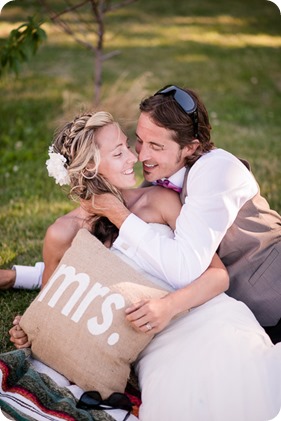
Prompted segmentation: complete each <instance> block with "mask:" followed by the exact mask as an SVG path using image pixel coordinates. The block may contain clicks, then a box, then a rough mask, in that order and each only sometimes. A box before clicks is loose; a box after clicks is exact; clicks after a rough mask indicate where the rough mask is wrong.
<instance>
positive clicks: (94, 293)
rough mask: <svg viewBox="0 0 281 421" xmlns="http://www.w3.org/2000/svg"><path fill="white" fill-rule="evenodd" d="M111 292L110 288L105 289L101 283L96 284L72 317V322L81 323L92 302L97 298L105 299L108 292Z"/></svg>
mask: <svg viewBox="0 0 281 421" xmlns="http://www.w3.org/2000/svg"><path fill="white" fill-rule="evenodd" d="M109 291H110V289H109V288H107V287H103V286H102V285H101V284H100V283H99V282H96V283H95V285H94V286H93V287H92V288H91V289H90V291H89V292H88V293H87V295H86V296H85V298H84V299H83V301H82V302H81V303H80V304H79V306H78V308H77V310H76V311H75V313H74V314H73V316H72V317H71V320H73V321H74V322H79V320H80V319H81V317H82V316H83V314H84V313H85V311H86V309H87V307H89V305H90V304H91V302H92V301H93V300H94V299H95V298H96V297H104V296H105V295H106V294H108V292H109Z"/></svg>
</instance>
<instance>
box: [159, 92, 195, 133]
mask: <svg viewBox="0 0 281 421" xmlns="http://www.w3.org/2000/svg"><path fill="white" fill-rule="evenodd" d="M168 94H171V95H173V98H174V100H175V101H176V103H177V104H178V105H179V106H180V107H181V109H182V110H183V111H184V112H185V113H186V114H188V115H189V116H190V117H191V119H192V123H193V134H194V137H195V138H197V137H198V112H197V103H196V101H195V100H194V99H193V98H192V96H191V95H189V94H188V93H187V92H185V91H184V90H183V89H181V88H178V87H177V86H174V85H168V86H165V87H164V88H163V89H160V91H157V92H156V93H155V94H154V96H155V95H168Z"/></svg>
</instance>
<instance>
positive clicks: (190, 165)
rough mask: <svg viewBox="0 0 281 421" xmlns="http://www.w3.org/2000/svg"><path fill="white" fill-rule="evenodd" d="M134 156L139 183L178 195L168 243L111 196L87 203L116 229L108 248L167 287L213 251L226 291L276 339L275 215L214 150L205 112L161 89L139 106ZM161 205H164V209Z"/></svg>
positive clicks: (280, 292) (280, 249) (280, 336)
mask: <svg viewBox="0 0 281 421" xmlns="http://www.w3.org/2000/svg"><path fill="white" fill-rule="evenodd" d="M140 111H141V114H140V117H139V121H138V124H137V130H136V137H137V139H136V142H137V143H136V151H137V153H138V155H139V160H140V162H142V166H143V175H144V178H145V180H146V181H147V182H149V183H153V184H160V185H161V184H163V187H168V188H171V187H172V188H174V189H176V190H177V191H179V190H181V198H182V202H183V207H182V210H181V213H180V215H179V217H178V220H177V227H176V233H175V239H174V240H172V239H163V238H161V237H160V236H159V234H157V233H155V232H154V231H153V230H152V229H151V228H150V226H149V225H148V224H147V223H145V222H144V221H142V220H140V219H139V218H138V217H137V216H135V215H134V214H132V213H131V212H130V211H129V210H128V209H127V208H126V207H125V206H124V205H123V204H122V203H121V202H119V201H118V200H116V199H115V198H114V197H113V196H111V195H103V196H100V197H99V198H95V206H96V208H95V209H94V210H95V212H97V213H98V212H99V213H101V212H100V209H101V208H102V209H103V214H104V215H105V216H106V217H108V218H109V219H110V220H111V221H112V222H113V223H114V224H115V225H116V226H117V227H118V228H119V229H120V233H119V237H118V238H117V240H116V241H115V243H114V246H115V247H116V248H118V249H120V250H121V251H122V253H125V254H126V255H128V256H129V257H133V256H134V255H135V254H137V255H138V258H139V260H140V259H141V260H142V264H143V268H144V269H145V270H147V271H149V272H150V273H152V274H153V275H156V276H159V277H162V278H164V279H166V280H167V281H168V283H169V284H170V285H172V286H173V287H174V288H180V287H182V286H185V285H187V284H189V283H190V282H192V281H193V280H194V279H196V278H197V277H198V276H199V275H200V274H201V273H202V272H204V271H205V270H206V268H207V267H208V265H209V264H210V261H211V258H212V256H213V255H214V253H215V252H216V251H217V252H218V254H219V256H220V257H221V259H222V261H223V263H224V264H225V266H226V267H227V269H228V271H229V275H230V288H229V290H228V292H227V293H228V294H229V295H230V296H232V297H234V298H236V299H238V300H241V301H243V302H245V303H246V304H247V305H248V306H249V307H250V309H251V310H252V311H253V313H254V314H255V316H256V318H257V319H258V320H259V322H260V323H261V325H262V326H264V327H265V328H266V330H267V332H268V333H269V335H270V336H271V338H272V339H273V341H274V342H279V341H281V324H280V318H281V271H280V268H281V241H280V239H281V217H280V215H278V214H277V212H275V211H273V210H271V209H270V208H269V205H268V203H267V202H266V200H265V199H264V198H262V197H261V196H260V194H259V187H258V185H257V182H256V181H255V179H254V177H253V175H252V173H251V172H250V170H249V166H248V164H247V163H246V162H244V161H243V162H241V161H240V160H238V159H237V158H236V157H234V156H233V155H231V154H230V153H228V152H226V151H224V150H222V149H216V148H215V146H214V144H213V142H212V140H211V136H210V130H211V126H210V123H209V119H208V113H207V110H206V108H205V106H204V104H203V102H202V101H201V100H200V98H199V97H198V96H197V95H196V94H195V93H194V92H193V91H191V90H189V89H181V88H179V87H177V86H168V87H165V88H163V89H161V90H160V91H158V92H156V94H154V95H153V96H151V97H149V98H147V99H145V100H144V101H142V102H141V104H140ZM167 206H169V205H168V204H167Z"/></svg>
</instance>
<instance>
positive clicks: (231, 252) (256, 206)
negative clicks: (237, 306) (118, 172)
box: [181, 161, 281, 326]
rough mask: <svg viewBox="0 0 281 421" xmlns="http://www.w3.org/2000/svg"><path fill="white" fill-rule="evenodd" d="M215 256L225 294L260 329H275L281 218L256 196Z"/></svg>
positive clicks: (280, 312)
mask: <svg viewBox="0 0 281 421" xmlns="http://www.w3.org/2000/svg"><path fill="white" fill-rule="evenodd" d="M243 163H244V164H245V165H246V166H247V167H248V168H249V166H248V165H247V164H246V163H245V162H244V161H243ZM188 172H189V169H187V171H186V175H185V180H184V184H183V191H182V193H181V201H182V203H184V201H185V197H186V196H188V193H187V187H186V184H187V183H186V180H187V177H188ZM217 252H218V254H219V256H220V258H221V259H222V261H223V263H224V264H225V266H226V267H227V270H228V272H229V275H230V288H229V290H228V291H227V294H228V295H230V296H231V297H234V298H236V299H237V300H240V301H243V302H244V303H246V304H247V305H248V307H249V308H250V309H251V310H252V311H253V313H254V314H255V316H256V318H257V319H258V321H259V322H260V323H261V325H262V326H275V325H276V324H277V322H278V321H279V320H280V318H281V216H280V215H279V214H278V213H277V212H275V211H273V210H271V209H270V208H269V205H268V203H267V201H266V200H265V199H264V198H263V197H261V196H260V194H259V193H258V194H257V195H256V196H254V198H253V199H251V200H249V201H248V202H246V203H245V205H244V206H243V207H242V208H241V209H240V211H239V212H238V215H237V217H236V219H235V221H234V223H233V224H232V226H231V227H230V228H229V229H228V230H227V232H226V234H225V236H224V238H223V240H222V242H221V244H220V246H219V248H218V250H217Z"/></svg>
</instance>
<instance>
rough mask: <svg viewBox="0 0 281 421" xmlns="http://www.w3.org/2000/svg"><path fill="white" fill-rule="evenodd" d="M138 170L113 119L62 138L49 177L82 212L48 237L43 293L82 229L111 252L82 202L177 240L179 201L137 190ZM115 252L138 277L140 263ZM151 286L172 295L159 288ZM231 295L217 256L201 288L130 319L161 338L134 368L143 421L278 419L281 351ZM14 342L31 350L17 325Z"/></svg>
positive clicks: (84, 120) (108, 228)
mask: <svg viewBox="0 0 281 421" xmlns="http://www.w3.org/2000/svg"><path fill="white" fill-rule="evenodd" d="M58 161H60V162H61V163H62V164H58V165H61V168H60V171H57V168H56V165H57V163H58ZM55 162H56V165H55V166H52V164H54V163H55ZM135 162H136V158H135V156H134V155H133V154H132V152H131V151H130V150H129V146H128V143H127V138H126V136H125V135H124V133H123V132H122V131H121V130H120V128H119V126H118V125H117V123H115V122H114V120H113V119H112V117H111V116H110V114H108V113H104V112H99V113H95V114H93V113H88V114H83V115H81V116H79V117H77V118H76V119H74V120H73V121H72V122H70V123H68V124H67V125H66V126H65V127H64V128H63V129H62V130H61V131H60V132H59V134H58V135H57V136H56V138H55V141H54V144H53V146H52V150H51V151H50V161H49V163H48V169H49V174H50V175H52V176H54V177H55V179H56V181H57V182H58V181H59V182H60V184H69V185H70V186H71V194H72V195H76V196H77V197H78V198H79V200H80V201H81V205H80V206H79V207H78V208H77V209H75V210H74V211H72V212H70V214H68V215H65V216H63V217H61V218H59V219H58V220H57V221H56V222H55V223H54V224H53V225H52V226H51V227H49V229H48V230H47V233H46V237H45V240H44V249H43V256H44V262H45V271H44V275H43V285H44V284H45V283H46V282H47V280H48V279H49V277H50V275H51V273H52V272H53V271H54V269H55V268H56V266H57V264H58V262H59V261H60V259H61V257H62V255H63V253H64V251H65V250H66V249H67V248H68V247H69V246H70V244H71V242H72V240H73V238H74V236H75V235H76V233H77V232H78V230H79V229H80V228H82V227H86V228H87V229H89V230H90V231H91V232H93V233H94V234H95V235H97V236H98V237H99V238H100V239H101V240H102V241H103V242H104V244H105V245H107V246H112V242H113V240H114V239H115V238H116V236H117V235H118V232H117V230H115V229H114V227H112V225H109V224H108V221H106V220H104V218H96V217H93V215H89V214H88V213H87V212H86V211H85V209H84V208H83V203H84V202H83V201H84V200H88V199H90V198H91V197H92V196H94V195H95V194H101V193H104V192H108V191H109V192H111V193H113V194H115V195H117V196H118V197H119V198H120V200H124V201H126V203H127V205H128V207H129V208H130V209H131V211H132V212H134V213H135V214H137V215H138V216H140V217H141V218H142V219H144V220H145V221H146V222H150V223H152V226H153V228H154V229H156V230H158V231H161V233H162V235H165V236H166V235H167V236H173V229H174V228H175V220H176V217H177V215H178V213H179V212H180V208H181V203H180V200H179V197H178V194H176V193H175V192H173V191H171V190H167V189H162V188H161V187H147V188H144V189H143V188H137V189H132V188H131V187H132V186H133V185H134V184H135V175H134V171H133V166H134V164H135ZM167 203H169V206H168V209H167ZM112 250H113V251H114V252H115V253H117V254H118V255H119V256H120V257H121V258H123V259H125V260H126V261H128V263H129V264H131V265H134V266H135V267H138V265H137V261H134V262H133V261H131V260H129V259H128V258H127V257H125V256H122V255H121V254H120V252H117V250H114V247H112ZM139 270H140V269H139ZM146 275H147V276H148V277H149V274H146ZM150 279H152V280H153V281H154V282H156V283H157V284H160V285H162V286H164V287H165V288H166V289H168V288H169V287H168V285H167V284H166V283H164V282H163V281H161V280H160V279H156V278H154V277H150ZM227 287H228V276H227V272H226V270H225V268H224V266H223V264H222V262H221V261H220V259H219V258H218V256H214V258H213V261H212V263H211V265H210V267H209V268H208V269H207V271H206V272H205V273H204V274H203V275H202V276H201V277H200V278H198V279H197V280H195V281H194V282H193V283H192V284H190V285H188V286H187V287H185V288H183V289H181V290H177V291H172V290H171V289H170V291H171V292H170V293H169V294H167V295H166V296H165V297H164V298H163V299H158V300H156V299H155V300H143V301H141V302H139V303H136V304H135V305H134V306H132V307H131V308H128V309H127V310H126V312H127V316H126V317H127V320H128V321H129V322H130V323H132V325H133V327H134V328H135V329H140V330H142V331H144V332H146V333H147V334H149V335H152V334H153V335H155V336H154V338H153V340H152V341H151V343H150V344H149V345H148V346H147V348H146V349H145V350H144V351H143V352H142V353H141V355H140V356H139V358H138V361H137V362H136V364H135V368H136V371H137V374H138V378H139V384H140V388H141V393H142V405H141V407H140V414H139V418H140V420H142V421H156V420H161V421H171V420H177V421H186V420H187V419H188V420H190V421H203V420H204V421H206V420H211V421H225V420H227V421H268V420H270V419H272V418H273V417H274V416H276V415H277V413H278V411H279V409H280V406H281V344H277V345H275V346H274V345H273V344H272V342H271V340H270V338H269V337H268V335H267V334H266V333H265V331H264V329H263V328H262V327H261V326H260V325H259V323H258V322H257V320H256V319H255V317H254V316H253V314H252V313H251V311H250V310H249V309H248V308H247V306H246V305H245V304H243V303H241V302H238V301H236V300H234V299H232V298H230V297H228V296H227V295H226V294H224V293H223V292H222V291H224V290H226V289H227ZM16 323H18V319H17V321H16ZM10 334H11V337H12V341H13V342H14V343H15V344H16V346H17V347H18V348H21V347H23V346H26V345H28V342H27V338H26V336H25V334H24V332H23V331H20V330H19V326H18V325H16V326H15V327H14V328H12V329H11V330H10Z"/></svg>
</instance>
